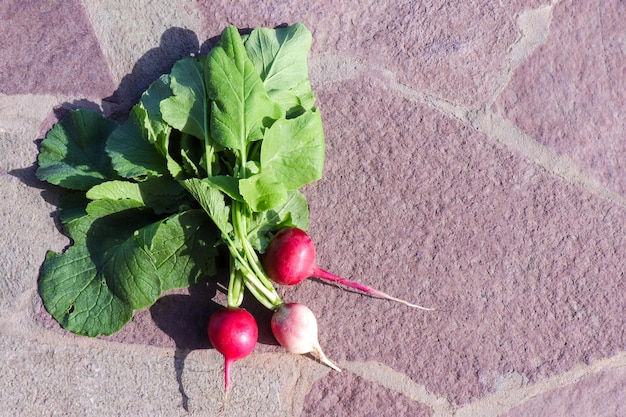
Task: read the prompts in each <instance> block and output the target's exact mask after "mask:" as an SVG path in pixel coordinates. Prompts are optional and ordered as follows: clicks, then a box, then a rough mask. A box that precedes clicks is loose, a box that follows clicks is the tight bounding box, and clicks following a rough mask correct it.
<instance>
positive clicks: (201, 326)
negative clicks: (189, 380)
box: [150, 279, 221, 411]
mask: <svg viewBox="0 0 626 417" xmlns="http://www.w3.org/2000/svg"><path fill="white" fill-rule="evenodd" d="M218 288H219V282H218V280H214V279H210V280H208V281H205V282H202V283H198V284H195V285H192V286H190V287H189V295H185V294H172V295H165V296H163V297H161V298H159V299H158V300H157V302H156V303H155V304H154V305H153V306H152V307H150V314H151V316H152V320H153V321H154V323H155V324H156V325H157V326H158V327H159V328H160V329H161V330H162V331H163V332H164V333H166V334H167V335H168V336H169V337H170V338H172V340H173V341H174V343H175V344H176V351H175V353H174V370H175V372H176V382H177V383H178V390H179V392H180V394H181V397H182V405H183V408H184V409H185V410H186V411H189V407H188V403H189V397H188V396H187V394H186V392H185V387H184V384H183V372H184V369H185V359H186V358H187V355H189V353H190V352H191V351H193V350H195V349H209V348H211V343H210V342H209V337H208V335H207V332H206V326H207V323H208V321H209V317H210V316H211V314H213V312H215V311H217V310H219V309H220V308H221V306H220V305H219V304H217V303H215V302H214V301H212V299H213V297H215V295H216V294H217V292H218Z"/></svg>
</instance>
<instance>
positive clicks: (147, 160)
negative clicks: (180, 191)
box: [105, 105, 168, 179]
mask: <svg viewBox="0 0 626 417" xmlns="http://www.w3.org/2000/svg"><path fill="white" fill-rule="evenodd" d="M147 119H148V115H147V112H146V110H145V109H144V108H143V107H141V106H140V105H135V106H133V108H132V109H131V112H130V115H129V117H128V120H126V122H124V123H123V124H122V125H120V126H119V127H118V128H117V129H115V130H114V131H113V132H112V133H111V135H110V136H109V138H108V139H107V143H106V147H105V150H106V153H107V154H108V155H109V156H110V157H111V164H112V165H113V169H115V170H116V171H117V173H118V174H119V175H120V176H122V177H124V178H135V179H136V178H141V177H145V176H156V175H164V174H167V173H168V170H167V160H166V158H165V156H164V155H163V154H161V153H160V152H159V150H158V149H157V148H155V146H154V145H153V144H152V143H151V142H150V140H149V136H150V134H149V132H148V130H147V129H146V126H150V123H149V122H148V121H147Z"/></svg>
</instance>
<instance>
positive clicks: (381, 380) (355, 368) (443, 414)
mask: <svg viewBox="0 0 626 417" xmlns="http://www.w3.org/2000/svg"><path fill="white" fill-rule="evenodd" d="M343 366H344V368H345V369H346V370H348V371H350V372H352V373H353V374H355V375H357V376H359V377H361V378H363V379H366V380H368V381H370V382H374V383H376V384H378V385H381V386H383V387H385V388H387V389H390V390H392V391H395V392H398V393H400V394H402V395H404V396H405V397H407V398H409V399H410V400H412V401H415V402H418V403H421V404H424V405H426V406H428V407H430V408H432V410H433V412H434V414H433V417H452V416H453V414H452V405H451V404H450V402H449V401H448V400H447V399H446V398H443V397H438V396H436V395H434V394H432V393H431V392H430V391H428V389H427V388H426V387H425V386H424V385H422V384H418V383H416V382H415V381H413V380H412V379H411V378H409V377H408V376H407V375H406V374H403V373H402V372H398V371H396V370H394V369H392V368H390V367H388V366H386V365H383V364H381V363H379V362H373V361H369V362H345V364H344V365H343Z"/></svg>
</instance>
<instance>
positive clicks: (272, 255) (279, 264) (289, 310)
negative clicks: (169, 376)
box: [209, 227, 432, 390]
mask: <svg viewBox="0 0 626 417" xmlns="http://www.w3.org/2000/svg"><path fill="white" fill-rule="evenodd" d="M315 255H316V254H315V245H314V244H313V241H312V239H311V237H310V236H309V235H308V234H307V233H306V232H305V231H303V230H301V229H298V228H295V227H287V228H284V229H282V230H280V231H279V232H278V233H276V235H275V236H274V237H273V238H272V240H271V242H270V244H269V245H268V247H267V250H266V251H265V253H264V254H263V257H262V266H263V268H264V270H265V273H266V274H267V277H269V279H271V280H272V281H273V282H275V283H277V284H281V285H295V284H298V283H299V282H302V281H303V280H304V279H306V278H309V277H317V278H321V279H323V280H328V281H331V282H335V283H338V284H341V285H344V286H347V287H350V288H353V289H356V290H359V291H361V292H363V293H365V294H368V295H372V296H375V297H380V298H384V299H388V300H392V301H397V302H400V303H402V304H405V305H407V306H410V307H414V308H419V309H423V310H432V309H430V308H426V307H421V306H418V305H416V304H412V303H409V302H407V301H405V300H401V299H399V298H396V297H392V296H390V295H389V294H386V293H384V292H382V291H378V290H375V289H373V288H370V287H367V286H365V285H362V284H359V283H358V282H355V281H351V280H348V279H345V278H341V277H339V276H337V275H334V274H331V273H330V272H327V271H325V270H323V269H321V268H319V267H318V266H317V265H316V263H315ZM271 329H272V333H273V334H274V337H275V338H276V340H277V341H278V343H280V345H281V346H283V347H284V348H285V349H286V350H287V351H288V352H291V353H296V354H311V355H313V356H314V357H316V358H317V359H318V360H319V361H320V362H321V363H323V364H325V365H327V366H329V367H330V368H332V369H334V370H336V371H341V369H340V368H339V367H338V366H337V365H335V364H334V363H333V362H332V361H331V360H329V359H328V358H327V357H326V355H325V354H324V352H323V351H322V348H321V346H320V344H319V341H318V326H317V320H316V318H315V315H314V314H313V312H312V311H311V309H309V308H308V307H307V306H305V305H303V304H299V303H282V302H281V304H280V305H278V306H277V307H276V308H275V309H274V314H273V316H272V320H271ZM257 332H258V330H257V327H256V322H255V321H254V319H253V318H252V316H251V315H250V314H249V313H248V312H247V311H245V310H243V309H241V308H226V309H223V310H220V311H218V312H216V313H215V314H214V315H213V316H212V317H211V319H210V322H209V338H210V339H211V343H212V344H213V346H214V347H215V348H216V349H217V350H218V351H219V352H220V353H222V354H223V355H224V357H225V367H224V371H225V389H226V390H228V387H229V372H230V366H231V364H232V363H233V362H234V361H236V360H239V359H242V358H244V357H246V356H248V355H249V354H250V353H251V352H252V350H253V349H254V344H255V343H256V337H257Z"/></svg>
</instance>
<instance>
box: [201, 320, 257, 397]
mask: <svg viewBox="0 0 626 417" xmlns="http://www.w3.org/2000/svg"><path fill="white" fill-rule="evenodd" d="M208 333H209V340H210V341H211V344H212V345H213V347H214V348H215V349H217V351H218V352H219V353H221V354H222V355H224V360H225V361H224V393H227V392H228V387H229V385H230V367H231V365H232V363H233V362H235V361H237V360H239V359H243V358H245V357H246V356H248V355H249V354H250V353H252V351H253V350H254V346H255V345H256V342H257V339H258V338H259V328H258V326H257V324H256V321H255V320H254V317H252V314H250V313H248V311H247V310H244V309H243V308H223V309H221V310H218V311H216V312H215V313H213V314H212V315H211V318H210V319H209V325H208Z"/></svg>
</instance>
